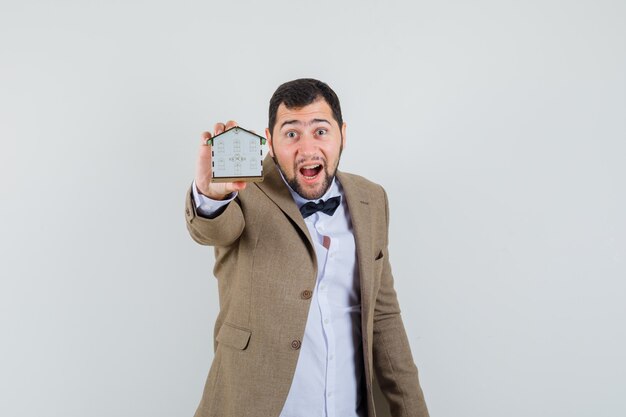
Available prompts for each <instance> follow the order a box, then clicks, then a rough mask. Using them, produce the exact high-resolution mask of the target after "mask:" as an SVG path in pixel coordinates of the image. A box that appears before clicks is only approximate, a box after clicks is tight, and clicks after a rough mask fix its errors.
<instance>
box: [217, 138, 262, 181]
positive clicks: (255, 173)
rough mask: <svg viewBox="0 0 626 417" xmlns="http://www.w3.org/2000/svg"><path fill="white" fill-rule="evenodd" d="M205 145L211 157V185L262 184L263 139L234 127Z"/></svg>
mask: <svg viewBox="0 0 626 417" xmlns="http://www.w3.org/2000/svg"><path fill="white" fill-rule="evenodd" d="M207 144H210V145H211V155H212V157H213V159H212V164H213V179H212V181H213V182H231V181H252V182H260V181H263V147H262V146H263V145H265V138H264V137H262V136H259V135H257V134H255V133H252V132H250V131H248V130H246V129H243V128H241V127H239V126H236V127H233V128H230V129H228V130H226V131H225V132H223V133H220V134H219V135H217V136H214V137H213V138H211V139H208V140H207Z"/></svg>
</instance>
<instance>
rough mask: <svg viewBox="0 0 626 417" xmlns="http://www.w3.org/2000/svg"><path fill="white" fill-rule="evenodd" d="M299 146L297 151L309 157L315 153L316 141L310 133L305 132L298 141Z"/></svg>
mask: <svg viewBox="0 0 626 417" xmlns="http://www.w3.org/2000/svg"><path fill="white" fill-rule="evenodd" d="M298 144H299V145H300V147H299V148H298V153H299V154H300V156H302V157H310V156H313V155H316V154H317V143H316V142H315V138H314V137H312V136H311V135H308V134H305V135H303V136H302V137H301V138H300V140H299V141H298Z"/></svg>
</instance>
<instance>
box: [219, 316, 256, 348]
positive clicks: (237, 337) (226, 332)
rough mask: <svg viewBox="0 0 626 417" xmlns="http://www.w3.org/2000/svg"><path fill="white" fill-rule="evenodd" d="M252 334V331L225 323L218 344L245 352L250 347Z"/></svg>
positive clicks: (221, 328)
mask: <svg viewBox="0 0 626 417" xmlns="http://www.w3.org/2000/svg"><path fill="white" fill-rule="evenodd" d="M251 334H252V332H251V331H250V330H247V329H243V328H241V327H235V326H233V325H232V324H229V323H224V324H223V325H222V327H220V331H219V332H218V333H217V343H218V344H224V345H227V346H230V347H232V348H235V349H239V350H244V349H245V348H247V347H248V342H249V341H250V335H251Z"/></svg>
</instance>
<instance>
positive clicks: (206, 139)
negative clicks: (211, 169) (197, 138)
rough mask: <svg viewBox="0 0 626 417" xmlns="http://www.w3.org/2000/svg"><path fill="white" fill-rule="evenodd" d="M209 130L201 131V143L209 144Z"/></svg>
mask: <svg viewBox="0 0 626 417" xmlns="http://www.w3.org/2000/svg"><path fill="white" fill-rule="evenodd" d="M211 137H212V136H211V132H202V144H203V145H210V144H211V143H210V142H209V139H211Z"/></svg>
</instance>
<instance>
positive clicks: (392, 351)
mask: <svg viewBox="0 0 626 417" xmlns="http://www.w3.org/2000/svg"><path fill="white" fill-rule="evenodd" d="M383 193H384V190H383ZM384 198H385V215H386V223H387V224H386V228H387V232H386V233H387V237H386V238H385V247H384V250H383V257H384V259H382V261H383V270H382V275H381V283H380V288H379V290H378V294H377V296H376V305H375V308H374V329H373V330H374V334H373V338H372V344H373V347H372V354H373V361H374V368H375V370H376V377H377V379H378V383H379V385H380V389H381V391H382V392H383V394H384V395H385V397H386V398H387V401H388V403H389V408H390V411H391V415H393V416H394V417H427V416H428V415H429V414H428V409H427V408H426V403H425V401H424V395H423V393H422V389H421V387H420V383H419V378H418V371H417V367H416V366H415V362H414V361H413V355H412V354H411V348H410V347H409V340H408V337H407V335H406V331H405V329H404V324H403V323H402V317H401V316H400V306H399V304H398V298H397V295H396V291H395V290H394V287H393V276H392V273H391V265H390V263H389V253H388V233H389V209H388V201H387V194H386V193H384Z"/></svg>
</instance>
